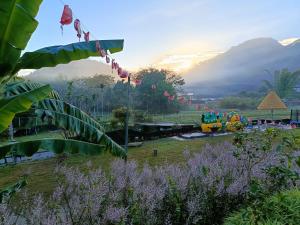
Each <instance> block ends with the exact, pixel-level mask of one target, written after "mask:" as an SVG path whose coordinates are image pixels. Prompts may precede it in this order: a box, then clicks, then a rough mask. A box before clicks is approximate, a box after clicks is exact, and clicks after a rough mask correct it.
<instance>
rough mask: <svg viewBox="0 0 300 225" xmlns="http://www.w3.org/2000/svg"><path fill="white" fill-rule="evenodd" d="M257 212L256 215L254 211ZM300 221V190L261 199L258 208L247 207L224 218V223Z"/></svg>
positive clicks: (293, 224) (289, 222) (236, 224)
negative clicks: (261, 201)
mask: <svg viewBox="0 0 300 225" xmlns="http://www.w3.org/2000/svg"><path fill="white" fill-rule="evenodd" d="M257 211H258V212H259V214H258V215H257V216H254V215H256V214H257V213H256V212H257ZM299 223H300V191H299V190H298V189H296V190H291V191H285V192H282V193H278V194H276V195H274V196H272V197H269V198H267V199H265V200H264V201H263V203H262V204H261V206H260V208H259V209H254V208H253V207H248V208H246V209H242V210H240V211H239V212H237V213H235V214H233V215H232V216H231V217H229V218H227V219H226V222H225V225H240V224H245V225H248V224H249V225H252V224H266V225H267V224H274V225H277V224H278V225H283V224H289V225H297V224H299Z"/></svg>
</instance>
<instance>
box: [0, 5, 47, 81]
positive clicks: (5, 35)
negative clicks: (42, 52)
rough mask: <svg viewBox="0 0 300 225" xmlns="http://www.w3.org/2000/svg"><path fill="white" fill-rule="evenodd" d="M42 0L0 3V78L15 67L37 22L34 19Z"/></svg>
mask: <svg viewBox="0 0 300 225" xmlns="http://www.w3.org/2000/svg"><path fill="white" fill-rule="evenodd" d="M41 2H42V0H34V1H33V0H32V1H30V0H1V1H0V18H1V19H0V71H1V74H0V77H4V76H5V75H7V74H9V73H10V72H11V71H12V70H13V68H14V67H15V65H16V63H17V61H18V59H19V57H20V55H21V51H22V50H23V49H25V47H26V45H27V42H28V41H29V39H30V37H31V35H32V33H33V32H34V31H35V29H36V27H37V25H38V22H37V21H36V20H35V19H34V17H35V16H36V14H37V13H38V10H39V6H40V4H41Z"/></svg>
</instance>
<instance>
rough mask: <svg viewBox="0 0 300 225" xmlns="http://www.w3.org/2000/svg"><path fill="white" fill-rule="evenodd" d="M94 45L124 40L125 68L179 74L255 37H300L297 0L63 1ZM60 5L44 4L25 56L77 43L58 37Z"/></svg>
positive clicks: (49, 0)
mask: <svg viewBox="0 0 300 225" xmlns="http://www.w3.org/2000/svg"><path fill="white" fill-rule="evenodd" d="M63 2H64V3H66V4H69V5H70V7H71V8H72V10H73V12H74V14H75V18H79V19H80V20H81V22H82V23H83V25H84V28H85V27H86V28H87V29H88V31H90V32H91V33H92V35H93V37H92V38H98V39H117V38H123V39H125V48H124V51H123V52H121V53H118V54H116V55H115V57H116V58H117V60H118V61H119V63H120V64H121V65H123V67H125V68H128V69H132V68H138V67H143V66H149V65H158V64H160V65H168V66H169V65H171V66H172V63H174V68H175V69H177V70H181V69H184V68H185V67H186V68H187V67H189V66H190V64H193V63H196V62H197V61H199V60H203V59H205V58H208V57H211V56H213V55H215V54H217V53H219V52H223V51H226V50H227V49H228V48H230V47H231V46H233V45H237V44H239V43H241V42H243V41H245V40H248V39H252V38H256V37H273V38H275V39H277V40H284V39H288V38H295V37H300V1H299V0H148V1H146V0H106V1H104V0H85V1H83V0H63ZM62 10H63V4H62V2H61V0H44V1H43V3H42V5H41V8H40V12H39V14H38V17H37V18H38V20H39V22H40V24H39V27H38V29H37V31H36V32H35V33H34V35H33V37H32V39H31V41H30V42H29V45H28V47H27V49H26V50H28V51H33V50H36V49H38V48H41V47H45V46H49V45H60V44H67V43H70V42H76V41H77V40H78V39H77V37H76V33H75V31H74V28H73V25H69V26H65V28H64V34H63V36H62V35H61V30H60V24H59V21H60V16H61V13H62Z"/></svg>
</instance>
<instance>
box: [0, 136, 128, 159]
mask: <svg viewBox="0 0 300 225" xmlns="http://www.w3.org/2000/svg"><path fill="white" fill-rule="evenodd" d="M40 149H43V150H48V151H51V152H54V153H55V154H61V153H70V154H76V153H80V154H84V155H96V154H100V153H103V152H104V151H105V150H107V149H106V148H105V146H104V145H97V144H93V143H88V142H83V141H78V140H72V139H52V138H51V139H50V138H49V139H47V138H46V139H40V140H31V141H23V142H13V143H10V144H7V145H4V146H1V147H0V159H3V158H4V157H5V156H6V155H7V154H8V153H13V154H15V155H21V156H28V157H30V156H32V155H33V154H35V153H36V152H38V150H40ZM123 153H124V152H119V154H116V156H125V155H124V154H123Z"/></svg>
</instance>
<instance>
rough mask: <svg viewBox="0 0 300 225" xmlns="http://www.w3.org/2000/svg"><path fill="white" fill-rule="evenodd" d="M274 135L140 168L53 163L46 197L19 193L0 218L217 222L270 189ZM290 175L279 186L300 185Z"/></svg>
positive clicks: (278, 158) (130, 164)
mask: <svg viewBox="0 0 300 225" xmlns="http://www.w3.org/2000/svg"><path fill="white" fill-rule="evenodd" d="M275 136H276V131H274V130H268V131H266V133H264V134H262V133H256V132H255V133H253V134H251V135H250V134H247V135H244V136H243V135H242V134H239V135H237V136H236V137H235V138H234V141H235V142H234V143H235V145H232V144H230V143H223V144H220V145H216V146H211V145H206V146H205V147H204V148H203V149H202V151H201V152H199V153H196V154H190V153H189V152H187V151H185V152H184V155H185V158H186V161H185V163H184V164H183V165H164V166H159V167H154V168H152V167H149V166H148V165H147V164H146V165H144V167H143V168H142V169H139V168H138V165H137V163H135V162H133V161H129V162H125V161H123V160H116V161H114V162H113V163H112V165H111V170H110V172H109V173H104V172H103V171H102V170H101V169H98V170H96V171H93V170H91V169H90V170H89V171H88V172H86V173H83V172H81V171H79V170H78V169H76V168H68V167H64V166H63V167H58V168H57V170H56V176H57V178H58V187H57V188H56V190H55V192H54V193H53V195H52V196H51V198H50V199H47V200H46V199H43V198H42V197H41V196H36V197H34V199H33V200H31V199H30V198H28V197H24V201H23V202H22V204H20V205H19V208H18V209H17V210H16V209H13V208H11V207H7V206H5V205H3V206H2V208H1V207H0V218H1V217H3V218H4V219H3V221H4V220H5V221H9V219H10V218H15V217H16V215H20V216H21V218H23V219H26V220H27V224H58V225H59V224H83V225H85V224H132V225H136V224H145V225H148V224H149V225H150V224H151V225H156V224H157V225H159V224H174V225H177V224H178V225H179V224H180V225H181V224H222V223H223V220H224V218H225V217H226V216H228V215H229V214H230V213H232V212H233V211H235V210H238V209H239V208H240V207H241V206H244V204H245V203H249V202H251V203H253V202H254V203H256V201H258V200H259V201H260V200H261V199H265V197H266V196H268V195H269V194H270V193H272V190H273V189H272V188H270V187H271V186H272V185H273V184H272V182H270V180H269V179H270V177H272V176H271V175H272V174H268V173H269V172H268V169H269V168H273V167H274V166H277V165H278V162H280V161H281V160H282V155H281V153H280V151H274V150H273V148H272V144H270V143H272V140H273V137H275ZM265 138H266V140H264V139H265ZM293 165H294V164H293ZM294 166H296V165H294ZM289 169H290V170H293V171H295V170H294V168H293V167H289ZM277 175H278V174H277V173H276V176H277ZM272 178H273V177H272ZM289 181H290V179H286V180H285V179H284V184H282V182H280V183H279V184H278V185H283V187H285V188H290V187H291V186H290V185H292V184H293V185H294V184H295V186H296V187H299V183H298V181H295V180H294V178H293V181H294V182H292V183H291V182H289ZM280 187H281V186H280ZM292 187H294V186H292ZM279 189H281V188H275V189H274V190H279ZM32 201H33V203H32ZM256 205H258V206H259V207H260V205H261V204H256ZM256 208H257V207H256ZM1 209H3V210H1Z"/></svg>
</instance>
